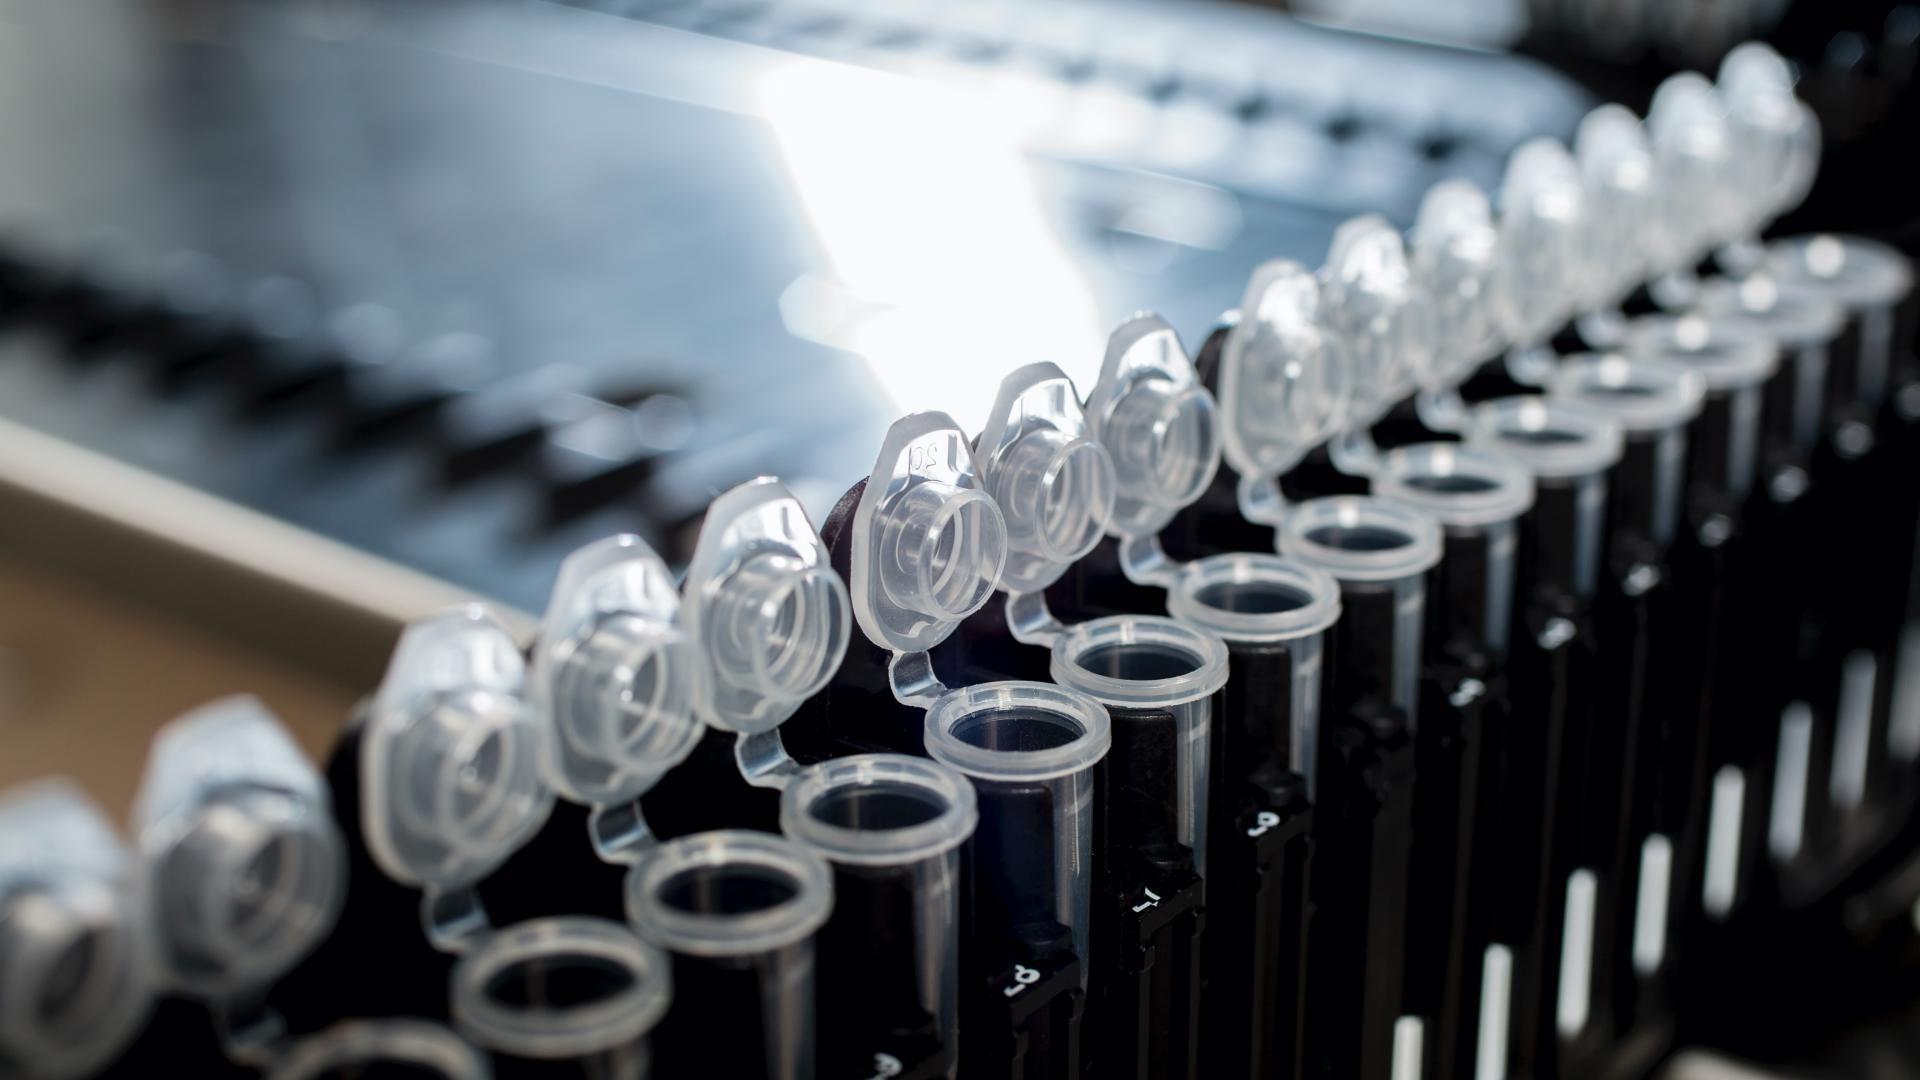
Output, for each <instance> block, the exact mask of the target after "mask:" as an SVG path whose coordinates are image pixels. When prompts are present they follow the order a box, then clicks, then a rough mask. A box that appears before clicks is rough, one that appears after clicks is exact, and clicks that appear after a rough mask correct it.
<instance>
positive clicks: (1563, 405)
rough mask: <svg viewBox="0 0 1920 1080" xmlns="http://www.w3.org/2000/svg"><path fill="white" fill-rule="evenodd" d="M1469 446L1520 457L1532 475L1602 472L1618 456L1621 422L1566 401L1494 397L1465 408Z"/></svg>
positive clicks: (1557, 476)
mask: <svg viewBox="0 0 1920 1080" xmlns="http://www.w3.org/2000/svg"><path fill="white" fill-rule="evenodd" d="M1466 442H1467V445H1468V446H1471V447H1473V448H1475V449H1479V450H1485V451H1486V452H1488V453H1490V454H1495V455H1498V456H1501V457H1505V458H1508V459H1510V460H1512V461H1514V462H1517V463H1519V464H1520V465H1521V466H1522V467H1523V468H1525V469H1526V470H1527V471H1528V472H1530V473H1532V474H1533V475H1534V476H1535V477H1536V478H1544V479H1555V480H1559V479H1568V478H1572V477H1578V476H1589V475H1592V474H1595V473H1601V472H1605V471H1606V470H1608V469H1610V468H1612V467H1613V465H1614V463H1615V462H1617V461H1619V460H1620V451H1621V437H1620V425H1619V423H1617V422H1616V421H1615V420H1613V419H1612V418H1611V417H1609V416H1608V415H1607V414H1605V413H1602V412H1599V411H1596V410H1595V409H1593V408H1592V407H1590V406H1586V405H1580V404H1576V403H1574V402H1571V401H1553V400H1549V399H1547V398H1543V397H1533V396H1520V397H1505V398H1498V399H1495V400H1493V401H1489V402H1486V403H1484V404H1481V405H1478V406H1475V408H1474V410H1473V412H1472V413H1471V414H1469V417H1468V423H1467V432H1466Z"/></svg>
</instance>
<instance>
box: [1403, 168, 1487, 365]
mask: <svg viewBox="0 0 1920 1080" xmlns="http://www.w3.org/2000/svg"><path fill="white" fill-rule="evenodd" d="M1408 240H1409V245H1410V247H1411V252H1412V256H1411V257H1412V265H1413V274H1414V278H1415V280H1416V281H1417V282H1418V284H1419V287H1420V289H1421V290H1423V291H1424V292H1425V293H1426V295H1427V301H1428V303H1429V304H1430V305H1431V306H1432V313H1433V315H1432V317H1433V323H1434V326H1433V348H1432V349H1431V350H1429V351H1428V352H1427V353H1425V354H1424V355H1425V358H1426V361H1427V363H1426V366H1425V369H1424V370H1422V371H1420V372H1418V373H1417V374H1418V376H1419V381H1420V386H1421V388H1422V389H1424V390H1430V391H1443V390H1448V389H1451V388H1452V387H1454V386H1455V385H1457V384H1458V383H1460V382H1462V381H1463V380H1465V379H1466V378H1467V377H1468V376H1469V375H1472V374H1473V371H1474V369H1475V368H1477V367H1479V366H1480V364H1481V362H1482V361H1484V360H1486V359H1487V358H1488V357H1490V356H1492V355H1493V354H1494V353H1495V352H1496V351H1498V349H1499V347H1500V325H1499V320H1498V319H1497V317H1496V312H1497V306H1496V303H1495V299H1494V295H1493V288H1494V260H1495V257H1496V256H1497V254H1498V252H1499V247H1500V231H1499V229H1497V228H1495V226H1494V222H1493V205H1492V204H1491V203H1490V202H1488V201H1487V194H1486V192H1484V191H1482V190H1480V188H1479V187H1478V186H1477V185H1475V184H1474V183H1473V181H1471V180H1464V179H1459V178H1455V179H1450V180H1442V181H1440V182H1439V183H1437V184H1435V185H1433V187H1431V188H1428V189H1427V194H1426V197H1425V198H1423V199H1421V201H1420V212H1419V216H1418V217H1416V218H1415V219H1414V223H1413V231H1412V233H1411V234H1410V235H1409V237H1408Z"/></svg>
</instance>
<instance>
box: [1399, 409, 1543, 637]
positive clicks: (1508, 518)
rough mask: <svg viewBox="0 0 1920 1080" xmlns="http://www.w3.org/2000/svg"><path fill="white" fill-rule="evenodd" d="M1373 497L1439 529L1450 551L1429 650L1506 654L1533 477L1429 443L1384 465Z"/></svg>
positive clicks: (1439, 581) (1438, 580) (1437, 584)
mask: <svg viewBox="0 0 1920 1080" xmlns="http://www.w3.org/2000/svg"><path fill="white" fill-rule="evenodd" d="M1373 493H1374V494H1375V495H1376V496H1378V497H1380V498H1382V499H1386V500H1389V501H1391V502H1397V503H1403V504H1405V505H1407V506H1410V507H1412V508H1414V509H1415V510H1418V511H1420V512H1421V513H1423V514H1425V515H1427V516H1428V517H1430V518H1432V519H1433V520H1435V521H1437V522H1439V523H1440V526H1441V529H1442V530H1443V532H1444V537H1445V543H1444V546H1443V548H1442V554H1441V557H1440V563H1439V566H1438V568H1437V569H1436V570H1435V572H1434V588H1435V590H1436V592H1437V593H1438V595H1437V596H1436V597H1435V598H1434V601H1435V602H1434V603H1432V604H1429V605H1428V619H1427V625H1428V627H1429V630H1430V633H1429V635H1428V638H1429V642H1430V644H1432V645H1434V646H1437V647H1444V646H1446V645H1449V644H1454V645H1459V646H1460V647H1462V648H1464V649H1466V650H1468V651H1479V650H1483V649H1484V650H1486V651H1487V652H1489V653H1490V654H1491V655H1493V656H1495V657H1502V656H1505V655H1506V652H1507V635H1508V631H1509V628H1510V627H1511V625H1512V622H1513V594H1514V567H1515V565H1516V562H1517V552H1518V548H1519V539H1520V525H1519V520H1520V516H1521V515H1522V514H1525V513H1526V512H1527V510H1528V509H1530V508H1531V507H1532V506H1533V476H1532V474H1531V473H1529V472H1527V470H1526V469H1524V468H1522V467H1521V466H1519V465H1517V464H1515V463H1514V462H1512V461H1510V460H1508V459H1505V458H1501V457H1497V456H1495V455H1493V454H1489V453H1487V452H1485V451H1481V450H1474V449H1470V448H1466V447H1462V446H1459V445H1457V444H1454V443H1423V444H1420V445H1417V446H1407V447H1402V448H1400V449H1398V450H1394V451H1392V452H1390V453H1388V454H1387V455H1386V457H1385V458H1383V459H1382V460H1381V463H1380V471H1379V472H1378V473H1376V474H1375V475H1374V478H1373Z"/></svg>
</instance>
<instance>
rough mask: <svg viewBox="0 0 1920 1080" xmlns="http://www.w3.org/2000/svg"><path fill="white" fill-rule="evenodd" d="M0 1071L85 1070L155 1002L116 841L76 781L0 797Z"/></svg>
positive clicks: (137, 906)
mask: <svg viewBox="0 0 1920 1080" xmlns="http://www.w3.org/2000/svg"><path fill="white" fill-rule="evenodd" d="M0 837H4V838H5V839H6V842H5V843H4V844H0V987H5V991H6V992H5V993H4V994H0V1072H3V1073H5V1074H6V1075H8V1076H19V1077H25V1078H34V1080H65V1078H67V1077H80V1076H91V1075H93V1073H94V1072H95V1071H97V1070H98V1069H99V1068H100V1067H102V1066H103V1065H105V1064H106V1063H107V1062H108V1061H110V1060H112V1059H113V1058H114V1057H115V1056H116V1055H117V1054H119V1053H120V1051H121V1050H122V1049H124V1048H125V1047H126V1045H127V1043H128V1042H129V1041H131V1040H132V1038H133V1036H134V1034H135V1033H136V1032H138V1031H139V1029H140V1026H141V1024H142V1022H144V1021H145V1019H146V1017H147V1014H148V1011H149V1010H150V1009H151V1008H152V1005H153V996H154V991H155V973H154V970H153V956H152V952H151V949H150V943H149V941H148V940H147V938H148V921H147V904H146V897H145V895H144V894H143V893H142V891H141V888H140V886H141V882H140V878H139V876H138V875H137V874H135V873H134V868H133V860H132V859H131V858H130V857H129V856H128V854H127V851H126V848H125V847H124V845H122V844H121V842H120V837H119V836H118V834H116V833H115V832H114V829H113V826H112V825H111V824H110V823H109V822H108V821H107V819H106V816H105V815H103V814H102V813H101V812H100V809H99V807H97V806H95V805H94V804H93V803H92V802H91V801H90V800H89V799H88V798H87V797H86V795H84V794H82V793H81V791H80V789H79V788H78V787H76V786H75V785H73V784H71V783H69V782H67V781H64V780H49V781H43V782H40V783H36V784H32V785H29V786H26V787H22V788H17V789H14V790H12V791H9V792H6V793H4V794H0Z"/></svg>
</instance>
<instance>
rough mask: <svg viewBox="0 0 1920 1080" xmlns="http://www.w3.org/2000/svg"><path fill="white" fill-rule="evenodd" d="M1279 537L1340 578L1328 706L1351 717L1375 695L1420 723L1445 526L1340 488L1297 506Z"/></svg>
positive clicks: (1286, 547)
mask: <svg viewBox="0 0 1920 1080" xmlns="http://www.w3.org/2000/svg"><path fill="white" fill-rule="evenodd" d="M1279 544H1280V551H1281V553H1282V554H1283V555H1287V556H1290V557H1292V558H1295V559H1298V560H1300V561H1301V562H1303V563H1306V564H1307V565H1309V566H1313V567H1317V568H1318V569H1320V570H1323V571H1325V572H1326V573H1327V574H1329V575H1331V576H1332V577H1333V578H1334V580H1336V581H1338V582H1339V583H1340V609H1341V615H1340V621H1339V622H1338V623H1337V624H1335V626H1334V630H1333V637H1334V641H1333V645H1332V654H1333V661H1332V671H1331V678H1330V679H1329V680H1328V687H1327V702H1328V707H1329V708H1330V709H1332V710H1334V711H1335V712H1336V713H1339V714H1344V713H1346V712H1347V711H1348V710H1351V709H1353V708H1355V707H1357V706H1359V705H1361V704H1362V703H1363V702H1367V701H1372V702H1374V703H1376V704H1380V705H1389V706H1391V707H1393V708H1395V709H1397V710H1399V711H1400V712H1401V713H1402V714H1403V715H1404V716H1405V717H1406V718H1407V727H1408V728H1409V729H1413V728H1415V727H1417V725H1418V722H1419V720H1418V717H1419V696H1420V657H1421V645H1422V644H1423V642H1424V640H1425V630H1426V595H1427V592H1426V573H1427V571H1428V570H1430V569H1432V568H1433V566H1434V564H1435V563H1437V562H1439V561H1440V552H1441V534H1440V526H1439V525H1438V524H1436V523H1435V522H1434V520H1433V519H1432V518H1429V517H1427V516H1426V515H1425V514H1422V513H1420V512H1418V511H1415V510H1411V509H1408V508H1407V507H1405V506H1402V505H1399V504H1397V503H1390V502H1386V501H1383V500H1380V499H1376V498H1369V497H1366V496H1347V495H1343V496H1335V497H1332V498H1324V499H1310V500H1308V501H1306V502H1304V503H1301V504H1300V505H1299V506H1296V507H1294V508H1293V509H1292V511H1290V512H1289V513H1288V514H1287V516H1286V518H1285V520H1284V521H1283V522H1282V524H1281V527H1280V533H1279Z"/></svg>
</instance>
